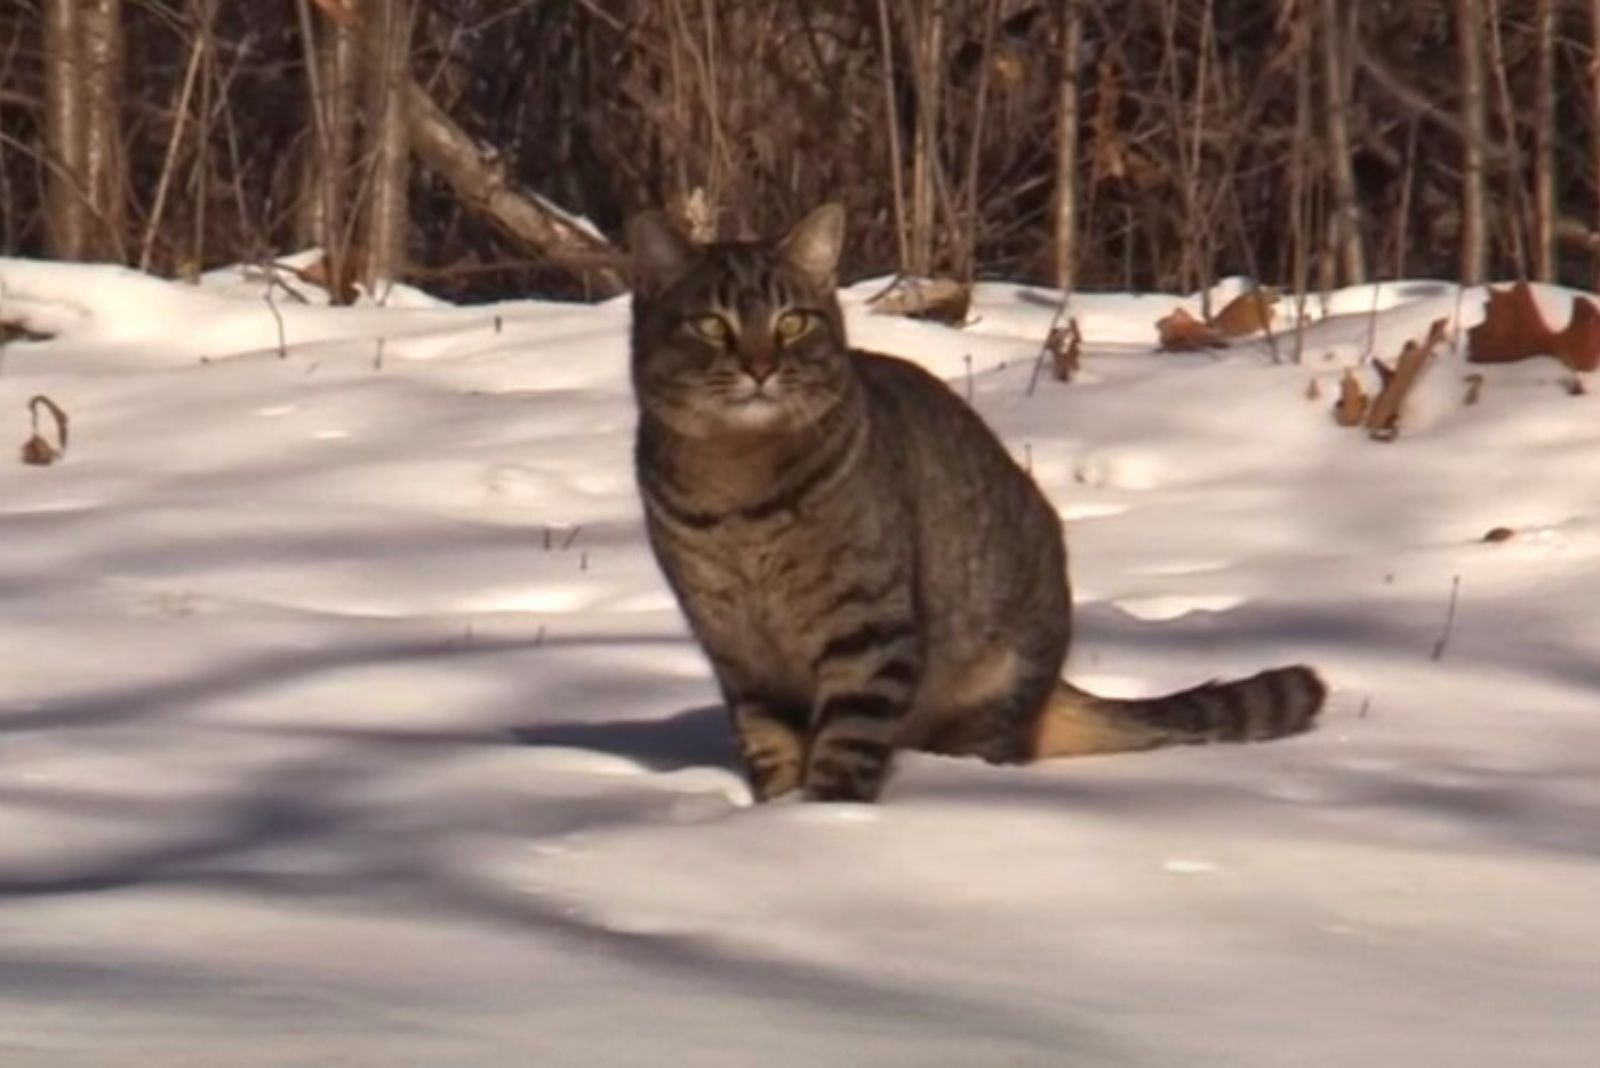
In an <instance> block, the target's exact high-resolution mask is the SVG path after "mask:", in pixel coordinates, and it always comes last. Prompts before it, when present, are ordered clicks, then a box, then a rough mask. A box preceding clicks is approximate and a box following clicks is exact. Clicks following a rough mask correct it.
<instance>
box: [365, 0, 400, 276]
mask: <svg viewBox="0 0 1600 1068" xmlns="http://www.w3.org/2000/svg"><path fill="white" fill-rule="evenodd" d="M363 11H364V15H365V20H364V22H365V25H364V27H363V40H362V63H363V96H364V101H363V102H364V105H365V113H366V123H367V125H366V149H365V152H364V156H365V158H366V159H367V161H368V165H369V167H370V170H369V172H368V173H369V176H370V177H369V181H368V182H367V187H366V191H365V193H366V195H365V199H364V202H363V205H362V208H363V211H362V227H361V229H362V234H363V238H364V240H362V241H361V242H360V243H361V245H362V248H363V249H364V250H365V252H366V262H365V265H364V268H365V269H364V270H363V272H362V281H363V282H364V283H365V285H366V287H367V291H368V292H369V293H376V292H377V291H378V286H379V285H380V284H381V283H382V282H385V281H388V282H392V281H395V280H398V279H399V278H400V276H401V274H402V273H403V272H404V271H405V266H406V262H405V261H406V236H407V223H408V221H409V215H408V208H409V202H408V198H407V185H408V183H409V181H410V177H411V168H410V154H411V140H410V133H409V130H408V126H407V119H406V107H407V102H406V98H407V95H408V92H409V89H410V85H411V73H410V53H411V15H412V12H411V3H410V0H371V2H369V3H367V4H365V5H363Z"/></svg>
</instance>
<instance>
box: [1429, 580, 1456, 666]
mask: <svg viewBox="0 0 1600 1068" xmlns="http://www.w3.org/2000/svg"><path fill="white" fill-rule="evenodd" d="M1460 599H1461V576H1460V575H1457V576H1455V578H1453V579H1452V580H1451V581H1450V608H1449V610H1448V611H1447V612H1446V613H1445V617H1444V633H1443V634H1440V635H1439V640H1438V642H1437V643H1435V645H1434V647H1433V659H1435V660H1441V659H1443V658H1444V649H1445V646H1446V645H1449V644H1450V632H1451V631H1452V630H1453V629H1454V628H1455V625H1456V603H1457V602H1458V601H1459V600H1460Z"/></svg>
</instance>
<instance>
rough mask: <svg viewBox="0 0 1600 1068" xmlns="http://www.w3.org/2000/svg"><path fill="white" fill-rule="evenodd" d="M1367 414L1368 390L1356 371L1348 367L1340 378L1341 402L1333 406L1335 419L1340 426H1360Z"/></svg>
mask: <svg viewBox="0 0 1600 1068" xmlns="http://www.w3.org/2000/svg"><path fill="white" fill-rule="evenodd" d="M1366 414H1367V391H1366V390H1364V389H1362V388H1361V382H1360V380H1358V379H1357V378H1356V376H1355V372H1354V371H1352V370H1350V368H1348V367H1346V368H1345V369H1344V377H1343V378H1341V379H1339V403H1337V404H1335V405H1334V406H1333V421H1334V422H1336V423H1338V424H1339V425H1340V426H1360V425H1361V420H1362V419H1363V418H1364V417H1365V416H1366Z"/></svg>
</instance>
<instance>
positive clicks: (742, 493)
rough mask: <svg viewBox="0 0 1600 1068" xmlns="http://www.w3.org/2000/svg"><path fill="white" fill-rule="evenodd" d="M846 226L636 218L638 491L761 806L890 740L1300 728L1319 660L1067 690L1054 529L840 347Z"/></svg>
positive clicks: (1050, 516)
mask: <svg viewBox="0 0 1600 1068" xmlns="http://www.w3.org/2000/svg"><path fill="white" fill-rule="evenodd" d="M843 234H844V216H843V212H842V211H841V210H840V209H839V207H838V206H837V205H832V204H830V205H826V206H824V207H821V208H818V209H817V210H816V211H814V212H812V213H811V214H810V215H809V216H807V217H806V218H805V219H804V220H803V221H802V222H801V223H800V224H799V225H798V226H796V227H795V228H794V229H793V230H792V231H791V232H790V233H789V234H788V235H787V236H785V237H783V238H781V239H779V240H772V241H757V242H732V243H723V244H711V245H704V246H701V245H697V244H695V243H693V242H691V241H690V240H688V239H687V238H686V237H684V236H683V235H682V234H681V233H680V232H679V231H678V230H676V229H675V228H674V227H673V226H672V224H671V223H670V222H669V221H668V220H667V219H666V218H665V217H664V216H663V215H661V214H659V213H647V214H645V215H642V216H640V217H638V218H636V219H635V220H634V221H633V222H632V224H631V226H630V233H629V238H630V246H631V251H632V256H633V261H634V268H635V276H636V285H635V291H634V298H633V338H632V341H633V362H632V373H633V385H634V392H635V395H636V397H637V400H638V405H639V428H638V440H637V454H636V464H637V476H638V482H639V489H640V492H641V495H642V496H643V500H644V508H645V519H646V526H647V529H648V531H649V536H650V543H651V546H652V547H653V548H654V550H655V554H656V558H657V560H658V561H659V562H660V565H661V568H662V570H663V571H664V572H665V573H666V576H667V579H668V581H669V582H670V583H671V586H672V588H673V590H674V592H675V593H676V594H677V597H678V601H679V602H680V604H681V605H682V606H683V610H684V613H685V614H686V615H687V616H688V620H689V623H690V626H691V627H692V628H693V631H694V634H695V636H696V638H698V639H699V641H700V643H701V645H702V646H703V647H704V649H705V652H706V654H707V656H708V657H709V658H710V661H711V665H712V668H713V669H714V671H715V673H716V677H717V680H718V682H719V683H720V685H721V689H722V694H723V697H724V699H725V700H726V702H727V707H728V712H729V715H730V716H731V718H732V721H733V726H734V729H735V732H736V733H737V736H738V741H739V747H740V751H741V755H742V757H743V760H744V763H745V766H746V768H747V770H748V773H749V777H750V782H751V787H752V789H753V791H754V793H755V796H756V797H757V798H758V799H759V800H768V799H771V798H775V797H778V796H780V795H782V794H787V793H789V792H791V791H794V790H801V791H803V793H804V796H805V797H807V798H810V799H813V800H817V801H871V800H874V799H876V798H877V796H878V794H879V791H880V790H881V789H882V788H883V784H884V781H885V779H886V777H887V775H888V772H889V768H890V762H891V758H892V756H893V753H894V751H895V750H897V749H920V750H927V751H931V752H935V753H948V754H969V755H973V756H978V757H982V758H984V759H986V760H989V761H994V762H1002V763H1020V762H1026V761H1031V760H1037V759H1040V758H1044V757H1056V756H1069V755H1074V754H1082V753H1115V752H1123V751H1127V750H1134V749H1147V748H1150V747H1153V746H1160V745H1170V744H1176V743H1195V742H1213V741H1257V740H1262V739H1268V738H1277V737H1280V736H1282V735H1286V734H1293V733H1296V732H1298V731H1303V730H1306V729H1308V728H1309V727H1310V726H1311V723H1312V720H1313V718H1314V717H1315V716H1316V714H1317V712H1318V710H1319V709H1320V708H1321V705H1322V701H1323V697H1324V694H1325V692H1326V690H1325V687H1324V686H1323V683H1322V681H1321V680H1320V679H1319V678H1318V677H1317V675H1316V673H1315V672H1313V671H1312V670H1311V669H1309V668H1307V667H1302V666H1296V667H1286V668H1280V669H1277V670H1272V671H1265V672H1262V673H1261V674H1259V675H1256V676H1253V677H1252V678H1248V679H1242V680H1238V681H1233V682H1224V683H1215V682H1213V683H1209V684H1207V685H1204V686H1199V687H1196V688H1195V689H1191V690H1185V691H1183V692H1181V693H1176V694H1172V695H1170V696H1167V697H1158V698H1152V699H1149V700H1126V701H1125V700H1110V699H1107V698H1102V697H1096V696H1093V695H1092V694H1089V693H1085V692H1084V691H1082V690H1080V689H1077V688H1076V687H1074V686H1072V685H1071V684H1069V683H1066V682H1064V681H1062V680H1061V669H1062V664H1063V662H1064V661H1065V659H1066V655H1067V645H1068V640H1069V638H1070V635H1071V607H1072V605H1071V594H1070V592H1069V589H1068V585H1067V572H1066V550H1065V546H1064V543H1063V538H1062V530H1061V523H1060V520H1059V519H1058V517H1057V515H1056V512H1055V510H1054V509H1053V508H1051V506H1050V504H1049V503H1048V502H1047V501H1046V500H1045V497H1044V495H1043V493H1041V492H1040V490H1039V488H1038V487H1037V486H1036V485H1035V484H1034V482H1033V480H1032V479H1031V478H1029V476H1028V475H1027V474H1026V473H1025V472H1024V471H1023V470H1022V469H1021V468H1020V467H1018V466H1017V464H1016V463H1015V462H1014V461H1013V460H1012V459H1011V457H1010V455H1009V454H1008V453H1007V452H1006V450H1005V448H1004V447H1002V446H1001V444H1000V442H999V441H998V440H997V439H996V438H995V436H994V435H993V434H992V433H991V432H990V431H989V430H988V428H987V427H986V426H985V425H984V424H983V422H982V421H981V420H980V419H979V418H978V416H977V415H976V414H975V413H974V412H973V411H972V409H970V408H969V407H968V406H967V405H966V404H965V403H964V402H963V401H962V400H961V399H960V398H959V397H957V396H956V395H955V394H954V393H952V392H951V391H950V390H949V389H948V388H947V387H946V386H945V385H944V383H942V382H941V381H939V380H938V379H937V378H935V377H934V376H932V375H930V374H928V373H927V372H925V371H923V370H922V369H921V368H919V367H917V366H916V365H915V364H911V363H908V362H906V361H904V360H899V359H895V358H892V357H889V356H883V355H879V354H877V353H871V352H862V351H858V350H852V349H851V348H850V347H849V346H848V344H847V343H846V341H845V330H844V319H843V316H842V315H841V313H840V310H839V304H838V301H837V300H836V299H835V297H834V274H835V269H836V267H837V264H838V260H839V253H840V247H841V244H842V241H843Z"/></svg>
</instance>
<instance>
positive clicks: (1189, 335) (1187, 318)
mask: <svg viewBox="0 0 1600 1068" xmlns="http://www.w3.org/2000/svg"><path fill="white" fill-rule="evenodd" d="M1156 331H1157V332H1158V333H1159V334H1160V335H1161V349H1162V351H1163V352H1200V351H1203V350H1205V349H1225V348H1227V347H1228V342H1227V341H1226V340H1225V339H1224V338H1223V337H1222V335H1221V334H1219V333H1217V331H1216V330H1214V329H1212V328H1211V327H1209V326H1207V325H1206V324H1205V323H1203V322H1201V321H1200V320H1199V319H1196V318H1195V317H1194V316H1192V315H1190V314H1189V313H1188V312H1186V311H1184V310H1183V309H1182V308H1174V309H1173V311H1172V314H1171V315H1169V316H1167V317H1166V318H1164V319H1157V320H1156Z"/></svg>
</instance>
